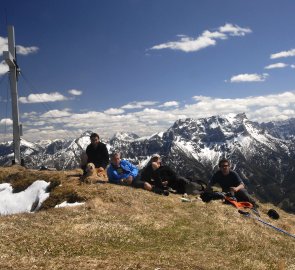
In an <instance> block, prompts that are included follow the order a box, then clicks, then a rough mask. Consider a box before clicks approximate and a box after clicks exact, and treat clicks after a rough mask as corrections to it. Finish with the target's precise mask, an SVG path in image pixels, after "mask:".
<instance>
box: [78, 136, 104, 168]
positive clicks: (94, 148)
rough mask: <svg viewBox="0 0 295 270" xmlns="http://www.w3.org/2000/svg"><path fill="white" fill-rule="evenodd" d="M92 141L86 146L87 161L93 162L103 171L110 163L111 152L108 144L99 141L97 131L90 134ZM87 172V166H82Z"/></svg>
mask: <svg viewBox="0 0 295 270" xmlns="http://www.w3.org/2000/svg"><path fill="white" fill-rule="evenodd" d="M90 141H91V143H90V144H89V145H88V146H87V148H86V156H87V163H93V164H94V165H95V168H97V172H102V171H104V170H105V169H106V167H107V165H108V164H109V153H108V149H107V147H106V145H105V144H104V143H102V142H100V141H99V136H98V134H97V133H92V134H91V135H90ZM82 169H83V170H84V172H85V169H86V166H82Z"/></svg>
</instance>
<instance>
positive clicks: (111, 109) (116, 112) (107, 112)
mask: <svg viewBox="0 0 295 270" xmlns="http://www.w3.org/2000/svg"><path fill="white" fill-rule="evenodd" d="M124 112H125V111H124V110H123V109H117V108H109V109H107V110H105V111H104V113H106V114H122V113H124Z"/></svg>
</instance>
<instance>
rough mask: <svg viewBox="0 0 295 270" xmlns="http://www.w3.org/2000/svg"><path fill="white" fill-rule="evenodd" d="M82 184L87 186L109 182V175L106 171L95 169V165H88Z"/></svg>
mask: <svg viewBox="0 0 295 270" xmlns="http://www.w3.org/2000/svg"><path fill="white" fill-rule="evenodd" d="M81 180H82V182H84V183H86V184H94V183H102V182H107V175H106V172H105V170H104V169H102V168H95V165H94V164H93V163H88V164H87V165H86V175H83V176H82V179H81Z"/></svg>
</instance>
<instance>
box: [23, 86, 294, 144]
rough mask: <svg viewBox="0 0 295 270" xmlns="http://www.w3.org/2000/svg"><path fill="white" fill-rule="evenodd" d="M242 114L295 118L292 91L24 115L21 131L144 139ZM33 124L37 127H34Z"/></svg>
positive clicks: (37, 135) (267, 118) (30, 137)
mask: <svg viewBox="0 0 295 270" xmlns="http://www.w3.org/2000/svg"><path fill="white" fill-rule="evenodd" d="M168 102H171V101H167V103H168ZM176 102H177V101H176ZM134 103H135V102H134ZM155 106H157V105H155ZM110 109H112V108H110ZM106 111H107V110H106ZM241 112H245V113H246V114H247V116H248V118H249V119H250V120H253V121H259V122H262V121H272V120H283V119H287V118H290V117H295V91H289V92H283V93H278V94H272V95H265V96H248V97H244V98H214V97H208V96H194V97H193V103H191V104H186V105H184V106H179V107H172V106H171V107H165V108H164V109H163V110H162V109H160V107H157V108H155V107H149V108H143V109H142V110H139V111H136V112H126V111H125V112H124V113H122V114H119V115H118V114H107V113H105V112H97V111H88V112H84V113H72V112H69V111H68V110H63V111H58V110H53V111H51V112H50V114H49V113H48V112H47V113H43V114H40V113H37V114H35V112H33V113H27V114H26V117H27V118H26V123H24V127H26V128H27V130H25V132H24V135H25V137H24V138H27V139H28V140H34V139H35V140H38V139H56V138H69V137H71V136H72V137H77V136H79V135H80V134H81V133H82V132H83V131H85V130H93V131H96V132H98V133H99V134H100V135H101V136H102V138H108V137H111V136H112V135H113V134H114V133H116V132H120V131H125V132H134V133H136V134H138V135H140V136H147V135H151V134H152V133H155V132H160V131H165V130H166V129H167V128H169V127H170V126H171V125H172V124H173V122H174V121H176V120H178V119H181V118H187V117H189V118H194V119H198V118H203V117H209V116H212V115H224V114H229V113H234V114H237V113H241ZM52 115H55V117H53V116H52ZM41 116H42V117H41ZM40 120H42V121H40ZM43 122H44V123H43ZM30 123H31V124H30ZM33 123H34V124H35V123H38V124H40V125H35V127H34V126H33ZM41 124H43V126H41ZM36 127H38V129H37V130H38V132H36V131H32V129H33V130H36ZM48 127H50V128H48Z"/></svg>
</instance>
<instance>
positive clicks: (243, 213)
mask: <svg viewBox="0 0 295 270" xmlns="http://www.w3.org/2000/svg"><path fill="white" fill-rule="evenodd" d="M238 212H239V213H240V214H241V215H244V216H246V217H252V218H254V219H256V220H258V221H260V222H261V223H263V224H264V225H267V226H269V227H271V228H273V229H275V230H277V231H279V232H282V233H284V234H287V235H289V236H291V237H293V238H295V235H294V234H291V233H288V232H287V231H285V230H283V229H280V228H278V227H276V226H274V225H272V224H270V223H268V222H266V221H264V220H262V219H261V218H259V217H257V216H253V215H251V214H250V213H249V212H246V211H243V210H238Z"/></svg>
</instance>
